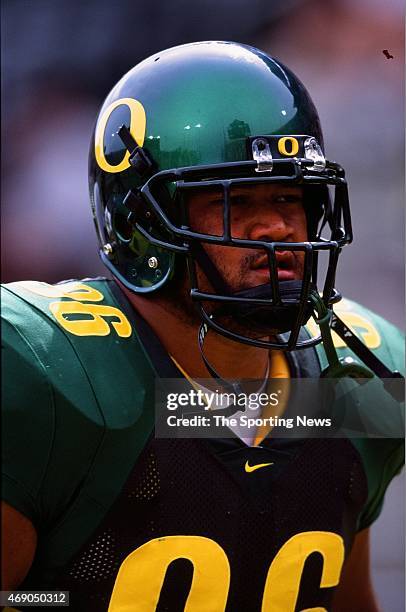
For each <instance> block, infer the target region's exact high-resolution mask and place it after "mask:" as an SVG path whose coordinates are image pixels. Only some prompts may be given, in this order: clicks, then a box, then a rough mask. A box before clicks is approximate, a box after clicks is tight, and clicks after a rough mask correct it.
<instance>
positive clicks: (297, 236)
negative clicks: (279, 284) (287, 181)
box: [188, 183, 307, 292]
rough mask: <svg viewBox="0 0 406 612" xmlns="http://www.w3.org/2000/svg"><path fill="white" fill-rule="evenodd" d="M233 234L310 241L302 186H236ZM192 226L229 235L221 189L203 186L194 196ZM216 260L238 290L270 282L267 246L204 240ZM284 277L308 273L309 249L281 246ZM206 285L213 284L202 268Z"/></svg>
mask: <svg viewBox="0 0 406 612" xmlns="http://www.w3.org/2000/svg"><path fill="white" fill-rule="evenodd" d="M230 201H231V219H230V220H231V235H232V237H233V238H240V239H248V240H262V241H266V242H303V241H306V240H307V225H306V215H305V212H304V207H303V190H302V188H301V187H296V186H290V185H289V186H288V185H284V184H282V183H281V184H276V183H273V184H272V185H271V184H258V185H253V186H241V187H234V188H233V190H232V191H231V194H230ZM188 204H189V221H190V225H191V228H192V229H193V230H195V231H199V232H202V233H206V234H213V235H216V236H221V235H222V234H223V204H222V196H221V193H220V192H218V191H214V190H213V191H210V192H209V191H203V190H201V191H199V192H196V193H194V194H193V195H191V196H189V201H188ZM204 248H205V249H206V251H207V253H208V255H209V256H210V259H211V260H212V262H213V263H214V264H215V266H216V267H217V269H218V270H219V272H220V273H221V274H222V276H223V278H224V279H225V280H226V281H227V282H228V284H229V286H230V287H231V289H232V290H233V292H235V291H240V290H243V289H248V288H250V287H255V286H257V285H262V284H264V283H267V282H270V274H269V266H268V260H267V255H266V253H265V251H264V250H260V249H251V248H237V247H223V246H219V245H210V244H207V243H206V244H204ZM276 258H277V262H278V278H279V280H280V281H285V280H300V279H301V278H302V277H303V259H304V254H303V252H300V251H288V250H280V251H279V250H278V251H277V252H276ZM199 284H200V287H201V288H202V289H203V290H205V289H209V284H208V282H207V279H206V278H204V277H203V274H202V273H201V272H199Z"/></svg>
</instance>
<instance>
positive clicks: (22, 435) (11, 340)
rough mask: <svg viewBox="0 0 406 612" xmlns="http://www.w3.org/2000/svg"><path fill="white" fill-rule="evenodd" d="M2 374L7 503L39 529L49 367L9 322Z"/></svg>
mask: <svg viewBox="0 0 406 612" xmlns="http://www.w3.org/2000/svg"><path fill="white" fill-rule="evenodd" d="M2 368H3V378H2V379H3V384H2V453H3V457H2V475H3V481H2V497H3V500H4V501H6V502H7V503H8V504H10V505H11V506H13V507H14V508H15V509H16V510H18V511H19V512H21V513H22V514H24V515H25V516H27V517H28V518H29V519H30V520H31V522H32V523H33V524H34V526H36V527H37V528H38V527H39V526H40V524H41V508H40V506H41V503H40V491H41V486H42V483H43V480H44V475H45V474H46V472H47V466H48V462H49V458H50V455H51V450H52V443H53V439H54V427H55V411H54V402H53V395H52V389H51V388H50V386H49V384H48V382H47V375H46V367H45V365H44V364H43V363H41V360H40V359H39V357H38V355H36V353H35V351H34V349H33V347H32V346H30V344H29V342H28V341H27V339H26V338H24V336H23V335H22V334H21V333H20V332H19V331H17V329H16V328H15V327H14V325H12V324H11V323H10V322H9V321H7V320H4V321H3V325H2Z"/></svg>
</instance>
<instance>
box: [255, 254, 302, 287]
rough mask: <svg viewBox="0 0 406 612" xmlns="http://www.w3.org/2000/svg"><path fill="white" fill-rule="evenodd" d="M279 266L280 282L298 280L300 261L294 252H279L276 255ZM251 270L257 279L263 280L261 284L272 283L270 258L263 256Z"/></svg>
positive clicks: (256, 260)
mask: <svg viewBox="0 0 406 612" xmlns="http://www.w3.org/2000/svg"><path fill="white" fill-rule="evenodd" d="M275 257H276V261H277V265H278V280H280V281H286V280H298V279H299V278H300V275H299V266H298V261H297V259H296V257H295V255H294V253H293V252H292V251H277V252H276V253H275ZM251 269H252V270H254V273H255V275H256V276H257V277H260V278H261V282H263V283H265V282H269V281H270V270H269V264H268V257H267V256H266V255H261V256H260V257H258V258H257V259H255V260H254V262H253V263H252V264H251Z"/></svg>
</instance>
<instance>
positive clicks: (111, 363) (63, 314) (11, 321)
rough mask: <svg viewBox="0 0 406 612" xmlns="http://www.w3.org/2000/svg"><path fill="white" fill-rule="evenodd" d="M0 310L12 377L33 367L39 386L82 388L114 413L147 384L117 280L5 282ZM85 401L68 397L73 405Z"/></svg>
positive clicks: (145, 368)
mask: <svg viewBox="0 0 406 612" xmlns="http://www.w3.org/2000/svg"><path fill="white" fill-rule="evenodd" d="M1 309H2V318H3V325H2V328H3V334H2V344H3V351H4V353H5V354H7V358H8V363H9V362H10V361H11V362H12V363H13V364H14V368H13V369H12V370H11V372H10V373H9V376H12V375H13V371H14V372H18V371H19V370H22V369H24V370H27V371H30V372H31V374H32V376H34V374H35V377H36V380H37V383H38V385H40V382H42V383H43V381H44V380H45V381H46V384H47V385H48V387H50V388H52V389H57V390H58V391H59V392H60V391H62V390H63V393H64V394H65V395H66V396H67V397H72V395H74V391H75V390H77V389H79V388H80V389H82V391H83V393H85V390H86V395H88V394H91V395H92V396H93V398H95V399H96V400H97V404H98V405H99V407H100V406H101V407H104V409H105V410H109V412H110V413H112V414H114V406H115V405H117V402H121V405H123V406H127V405H128V404H129V403H131V401H132V400H131V399H130V395H131V393H133V392H134V390H135V389H134V386H135V387H136V390H138V395H139V396H141V395H142V391H143V389H144V387H145V385H146V384H147V383H148V382H149V383H151V380H152V373H151V367H150V365H149V364H148V363H146V358H145V354H144V351H143V350H142V347H141V345H140V341H139V339H138V336H137V333H136V330H135V329H134V323H133V321H132V320H131V316H132V313H131V307H129V305H128V303H127V302H126V300H125V298H124V296H122V295H121V292H120V290H119V289H118V287H117V286H116V284H115V283H114V281H109V280H107V279H104V278H96V279H84V280H70V281H66V282H62V283H58V284H55V285H49V284H47V283H43V282H35V281H23V282H15V283H10V284H7V285H4V286H3V287H2V304H1ZM10 368H11V366H8V367H5V371H6V370H10ZM114 381H115V383H118V382H119V381H122V385H118V384H113V382H114ZM130 381H132V382H131V383H130ZM130 387H131V389H130ZM113 388H114V389H115V391H114V393H113V391H112V389H113ZM85 403H86V402H82V401H79V400H74V398H73V397H72V404H73V405H75V406H78V405H81V406H84V405H85ZM92 404H94V401H93V402H89V403H88V404H87V405H89V406H90V405H92ZM133 404H134V402H133ZM102 411H103V410H102Z"/></svg>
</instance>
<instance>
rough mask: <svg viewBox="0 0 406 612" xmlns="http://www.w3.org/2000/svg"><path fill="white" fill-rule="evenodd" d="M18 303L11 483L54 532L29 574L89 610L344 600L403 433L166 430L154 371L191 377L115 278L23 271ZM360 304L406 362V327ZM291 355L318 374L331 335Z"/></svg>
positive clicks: (6, 459) (9, 436) (16, 286)
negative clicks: (333, 435)
mask: <svg viewBox="0 0 406 612" xmlns="http://www.w3.org/2000/svg"><path fill="white" fill-rule="evenodd" d="M2 309H3V366H4V374H3V380H4V384H3V393H4V397H3V409H4V416H3V428H2V429H3V432H4V433H3V436H4V437H3V453H4V456H3V499H4V500H5V501H6V502H7V503H9V504H10V505H12V506H13V507H14V508H16V509H17V510H18V511H19V512H21V513H22V514H24V515H25V516H27V517H28V518H29V519H30V520H31V521H32V523H33V525H34V526H35V528H36V530H37V532H38V535H39V538H38V548H37V553H36V556H35V559H34V563H33V565H32V568H31V570H30V573H29V575H28V576H27V579H26V580H25V582H24V584H23V585H21V588H23V589H61V590H69V591H70V598H71V607H72V609H73V610H75V611H76V610H78V611H80V610H86V611H95V612H96V611H100V610H110V611H111V612H117V611H121V610H123V611H124V610H127V611H129V610H137V611H138V610H139V611H150V610H155V609H156V610H159V611H163V610H169V611H172V610H181V609H183V608H184V606H185V605H186V609H187V610H193V611H195V610H196V611H197V610H202V611H203V610H204V611H206V610H213V611H214V610H216V611H217V610H227V612H231V611H232V612H235V611H240V610H241V611H244V612H248V611H249V612H251V611H252V612H256V611H257V610H258V611H259V610H261V606H263V607H262V609H263V610H272V611H273V612H274V611H275V612H277V611H279V610H281V611H282V610H283V611H284V612H290V611H291V612H293V611H294V610H296V609H300V610H301V609H309V608H312V609H313V608H314V609H320V610H321V609H324V608H327V609H328V607H329V602H330V601H331V597H332V594H333V591H334V587H335V586H336V585H337V584H338V582H339V579H340V572H341V568H342V565H343V562H344V560H345V558H346V557H347V556H348V554H349V552H350V549H351V546H352V542H353V540H354V537H355V535H356V534H357V532H358V531H360V530H362V529H365V528H366V527H368V526H369V525H370V524H371V523H372V522H373V521H374V520H375V519H376V517H377V516H378V514H379V512H380V509H381V507H382V502H383V497H384V494H385V490H386V488H387V486H388V484H389V482H390V481H391V479H392V477H393V476H394V475H395V474H396V473H397V472H398V471H399V469H400V466H401V464H402V461H403V458H402V456H403V442H402V440H397V439H387V438H385V439H384V438H382V439H375V440H370V439H363V440H350V439H346V438H342V439H308V440H284V439H277V438H275V439H272V437H271V436H268V437H266V438H265V439H264V440H263V441H262V443H261V444H260V445H259V446H255V447H248V446H246V445H245V444H244V443H243V442H242V441H241V440H239V439H238V438H230V439H227V440H192V439H173V440H168V439H157V438H155V437H154V435H153V421H154V408H153V406H154V381H155V379H156V377H157V376H161V377H167V378H169V377H179V376H182V375H181V373H180V372H179V371H178V370H177V368H176V366H175V365H174V363H173V362H172V361H171V360H170V358H169V357H168V355H167V354H166V353H165V351H164V350H163V349H162V347H161V346H160V344H159V341H158V340H157V339H156V338H155V337H154V335H153V334H152V332H151V330H149V328H148V327H147V326H146V324H145V322H144V321H142V320H141V319H140V318H139V316H138V315H137V314H136V313H135V312H134V311H133V310H132V308H131V307H130V306H129V305H128V303H127V302H126V299H125V297H124V296H123V294H122V293H121V292H120V291H119V289H118V287H117V285H116V284H115V283H114V282H112V281H107V280H105V279H94V280H89V279H86V280H84V281H79V282H78V281H70V282H67V283H62V284H58V285H53V286H50V285H46V284H44V283H34V282H26V283H11V284H9V285H7V286H5V287H4V289H3V297H2ZM343 312H344V318H345V320H346V321H347V322H348V323H349V324H351V325H353V327H354V328H355V329H356V330H357V331H358V332H360V333H361V335H363V336H364V340H366V341H367V342H368V343H369V345H370V347H371V348H372V349H373V350H374V351H375V352H376V354H377V355H378V356H379V357H380V359H382V360H383V361H385V362H386V363H387V364H388V365H389V366H390V367H392V368H394V369H402V366H403V357H402V351H403V343H402V342H401V337H400V334H399V332H398V330H396V328H394V327H393V326H392V325H390V324H389V323H387V322H386V321H384V320H383V319H381V318H380V317H378V316H376V315H374V314H372V313H370V312H369V311H367V310H365V309H362V308H361V307H359V306H357V305H355V304H353V303H351V302H348V301H346V302H344V310H343ZM310 331H311V330H310ZM337 350H338V352H339V353H340V356H344V355H345V354H346V353H347V352H348V349H347V348H346V347H345V346H338V347H337ZM289 367H290V375H291V376H293V377H305V376H318V374H319V373H320V370H321V368H322V367H324V363H323V356H322V351H319V350H318V351H317V352H316V350H313V349H309V350H307V351H304V352H297V353H296V354H294V355H293V357H292V358H291V359H290V360H289ZM247 461H248V462H249V464H250V465H252V464H254V463H257V464H258V463H272V464H273V466H272V470H266V469H261V470H256V471H254V472H246V471H245V470H244V466H245V464H246V462H247ZM186 602H187V604H186Z"/></svg>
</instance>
